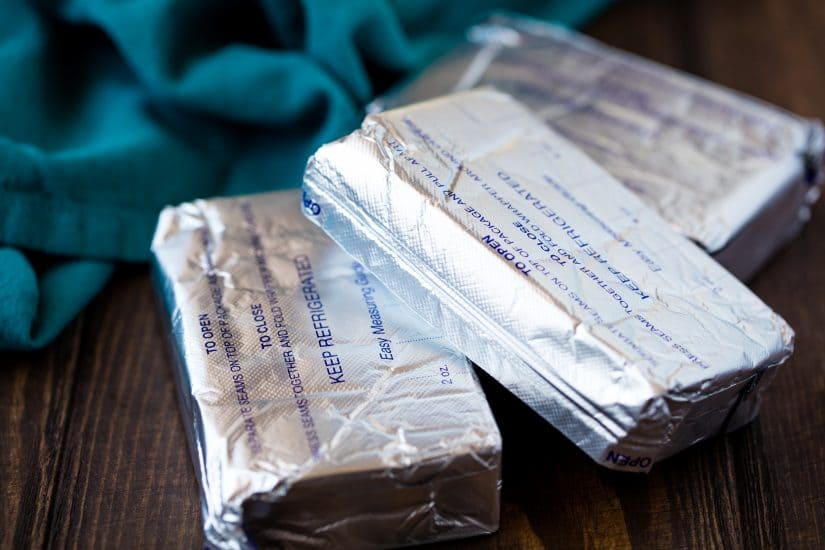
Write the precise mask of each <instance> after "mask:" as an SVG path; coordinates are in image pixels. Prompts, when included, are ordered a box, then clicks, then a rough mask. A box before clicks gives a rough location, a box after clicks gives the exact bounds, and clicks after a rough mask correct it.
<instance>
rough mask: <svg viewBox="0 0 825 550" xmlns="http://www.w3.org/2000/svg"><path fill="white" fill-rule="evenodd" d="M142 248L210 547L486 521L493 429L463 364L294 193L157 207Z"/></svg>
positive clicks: (355, 540) (427, 531)
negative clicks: (165, 318)
mask: <svg viewBox="0 0 825 550" xmlns="http://www.w3.org/2000/svg"><path fill="white" fill-rule="evenodd" d="M152 249H153V253H154V258H155V264H156V276H157V282H158V288H159V290H160V291H161V294H162V296H163V300H164V303H165V305H166V308H167V311H168V314H169V319H170V321H171V328H172V334H173V336H174V343H175V348H176V350H177V352H178V355H179V362H178V365H177V368H176V374H177V381H178V387H179V390H180V399H181V404H182V410H183V417H184V423H185V425H186V427H187V431H188V436H189V440H190V443H191V446H190V447H191V450H192V454H193V459H194V463H195V467H196V470H197V475H198V478H199V482H200V487H201V490H202V505H203V522H204V531H205V535H206V538H207V540H208V542H209V543H210V544H211V545H213V546H215V547H220V548H247V547H268V546H273V545H274V546H278V547H301V548H303V547H320V546H334V547H356V548H372V547H382V548H384V547H388V546H398V545H408V544H416V543H423V542H429V541H434V540H443V539H450V538H455V537H461V536H469V535H476V534H481V533H489V532H492V531H495V530H496V529H497V527H498V517H499V485H500V475H499V474H500V471H499V465H500V452H501V441H500V435H499V432H498V429H497V427H496V424H495V421H494V419H493V416H492V413H491V411H490V409H489V406H488V405H487V402H486V399H485V397H484V394H483V392H482V389H481V387H480V385H479V383H478V380H477V379H476V377H475V374H474V372H473V370H472V368H471V366H470V364H469V362H468V361H467V359H466V358H465V357H463V356H462V355H460V354H457V353H456V352H455V351H453V350H452V349H451V348H449V347H447V346H446V344H445V343H444V342H443V341H442V339H441V337H440V334H439V333H438V332H437V331H435V330H434V329H432V328H431V327H430V326H429V325H427V324H426V323H425V322H424V321H423V320H422V319H421V318H420V317H419V316H418V315H416V314H415V313H413V312H412V311H411V310H410V309H409V308H407V307H406V306H404V305H402V304H401V303H400V302H399V301H398V300H396V299H395V298H393V296H392V295H391V294H389V293H388V291H387V290H386V288H385V287H384V286H382V285H381V284H380V283H379V282H378V281H377V280H376V279H375V277H374V276H373V275H372V274H371V273H370V272H369V271H367V270H366V269H364V267H363V266H362V265H361V264H359V263H358V262H356V261H355V260H353V259H352V258H351V257H350V256H348V255H347V254H346V253H345V252H344V251H342V250H341V249H340V248H339V247H338V246H337V245H335V243H333V242H332V241H331V240H330V239H329V238H328V237H327V236H326V235H324V234H323V232H322V231H320V230H319V229H318V228H317V227H315V226H314V225H312V224H311V223H309V222H308V221H307V220H306V219H305V218H304V217H303V215H302V214H301V208H300V192H299V191H298V190H293V191H290V192H278V193H271V194H263V195H257V196H247V197H238V198H232V199H215V200H199V201H195V202H192V203H187V204H182V205H180V206H178V207H175V208H167V209H166V210H164V211H163V213H162V214H161V216H160V220H159V222H158V227H157V232H156V234H155V237H154V241H153V244H152Z"/></svg>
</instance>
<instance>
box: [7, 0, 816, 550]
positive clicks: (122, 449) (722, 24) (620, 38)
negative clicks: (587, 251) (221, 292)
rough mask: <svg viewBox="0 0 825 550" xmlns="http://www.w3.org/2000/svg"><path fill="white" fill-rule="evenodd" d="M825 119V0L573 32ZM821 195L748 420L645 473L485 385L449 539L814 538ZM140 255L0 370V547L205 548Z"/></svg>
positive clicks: (758, 2) (791, 258)
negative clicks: (480, 531) (490, 507)
mask: <svg viewBox="0 0 825 550" xmlns="http://www.w3.org/2000/svg"><path fill="white" fill-rule="evenodd" d="M586 31H587V32H589V33H590V34H592V35H594V36H596V37H598V38H600V39H602V40H604V41H606V42H608V43H611V44H615V45H617V46H619V47H622V48H625V49H628V50H631V51H634V52H638V53H641V54H643V55H646V56H649V57H652V58H653V59H656V60H659V61H662V62H665V63H668V64H670V65H674V66H677V67H681V68H684V69H686V70H688V71H690V72H693V73H696V74H698V75H701V76H703V77H706V78H709V79H711V80H714V81H717V82H721V83H723V84H726V85H728V86H731V87H733V88H736V89H739V90H743V91H745V92H748V93H751V94H753V95H756V96H758V97H762V98H764V99H767V100H768V101H771V102H774V103H777V104H779V105H781V106H784V107H787V108H789V109H791V110H793V111H795V112H797V113H800V114H802V115H806V116H816V117H819V118H825V2H823V1H822V0H752V1H750V2H739V1H733V0H723V1H720V0H706V1H681V2H676V1H674V2H663V1H654V0H651V1H641V0H640V1H626V2H621V3H619V4H617V5H616V6H614V7H613V8H611V9H609V10H608V11H607V12H606V13H605V14H603V15H602V16H601V17H599V18H598V20H597V21H596V22H594V23H593V24H592V25H590V26H589V27H588V28H587V29H586ZM823 237H825V205H823V204H820V205H819V206H818V207H817V208H815V210H814V215H813V220H812V222H811V223H810V225H809V226H808V227H807V229H806V230H805V232H804V233H803V235H802V236H801V237H800V238H799V239H798V240H797V241H796V242H794V243H793V244H792V245H791V246H790V247H788V248H787V249H786V250H785V251H783V252H782V253H781V254H780V255H779V256H778V257H777V258H776V259H775V260H774V261H773V262H772V263H771V264H770V265H769V266H768V268H767V269H765V270H764V271H763V272H762V273H761V274H760V275H759V276H758V278H757V279H756V280H754V281H753V283H752V287H753V289H754V290H755V291H756V293H757V294H759V296H761V297H762V298H763V299H764V300H765V301H766V302H767V303H768V304H769V305H771V306H772V307H774V308H775V309H776V310H777V311H778V312H779V313H780V314H781V315H783V316H784V317H785V319H787V320H788V322H789V323H790V324H791V325H792V326H793V327H794V328H795V329H796V331H797V351H796V353H795V355H794V356H793V358H792V360H791V361H789V362H788V364H787V365H786V366H785V367H784V368H783V369H782V370H781V371H780V373H779V376H778V377H777V379H776V381H775V383H774V385H773V387H772V388H771V390H772V391H770V393H769V395H768V398H767V400H766V402H765V403H764V408H763V412H762V415H761V417H760V418H759V419H758V420H757V421H756V422H754V423H753V424H752V425H750V426H749V427H747V428H745V429H742V430H740V431H738V432H736V433H734V434H731V435H729V436H727V437H717V438H715V439H713V440H711V441H708V442H706V443H704V444H701V445H698V446H696V447H695V448H692V449H690V450H688V451H687V452H684V453H682V454H681V455H679V456H677V457H675V458H672V459H670V460H667V461H665V462H663V463H662V464H660V465H658V466H657V467H656V468H654V470H653V472H652V473H650V474H649V475H631V474H614V473H611V472H609V471H606V470H604V469H601V468H599V467H597V466H595V465H594V464H593V463H591V462H590V461H589V460H588V459H587V458H586V457H585V456H584V455H583V454H582V453H581V452H580V451H578V449H577V448H576V447H575V446H573V445H572V444H571V443H569V442H568V441H567V440H565V439H564V438H563V437H562V436H561V435H559V434H558V433H557V432H556V431H555V430H553V429H552V428H551V427H550V426H549V425H547V424H546V423H544V422H543V421H541V420H540V419H539V418H538V417H537V416H536V415H534V414H533V413H532V412H530V411H529V410H528V409H526V408H525V407H524V406H523V405H521V404H520V403H519V402H517V401H516V400H515V399H514V398H512V397H510V396H509V395H508V394H506V393H505V392H504V391H502V390H501V389H499V388H498V387H496V386H495V384H493V383H490V382H489V380H487V381H486V383H485V386H486V388H487V389H488V392H489V395H490V398H491V401H492V404H493V407H494V410H495V412H496V416H497V418H498V421H499V424H500V426H501V428H502V432H503V434H504V460H505V464H504V474H503V484H504V485H503V503H502V521H501V530H500V532H499V533H498V534H496V535H493V536H489V537H480V538H476V539H470V540H467V541H462V542H461V543H459V544H458V546H460V547H467V548H470V547H482V548H499V547H501V548H511V547H525V548H541V547H562V548H578V547H598V548H601V547H620V548H624V547H630V546H634V547H640V548H647V547H660V548H672V547H678V548H682V547H706V546H712V547H722V548H730V547H745V548H753V547H768V548H774V547H785V548H812V547H823V545H825V443H823V437H825V335H824V334H825V332H824V331H823V324H824V323H825V292H823V288H822V286H821V285H823V284H825V254H823V246H822V243H820V242H819V239H820V238H823ZM162 326H163V325H162V324H161V322H160V318H159V315H158V313H157V311H156V309H155V307H154V303H153V296H152V288H151V286H150V282H149V277H148V272H147V269H146V268H145V267H144V266H126V267H123V268H121V269H120V270H119V272H118V274H117V277H116V278H115V280H114V282H113V283H112V284H111V285H110V286H109V287H108V288H107V290H106V291H105V293H104V294H103V295H102V296H100V297H99V298H97V299H96V300H95V301H94V303H93V304H92V306H91V307H89V308H88V310H87V311H86V312H85V313H84V314H83V315H82V316H81V317H80V318H79V319H77V320H76V321H75V322H73V323H72V324H71V326H70V327H69V328H68V329H67V330H66V331H65V333H64V334H63V335H62V336H61V337H60V338H59V339H58V340H57V341H56V342H55V343H54V344H53V345H51V346H50V347H49V348H48V349H46V350H44V351H42V352H39V353H31V354H6V355H4V357H3V361H2V368H0V422H2V426H3V427H2V430H0V486H2V488H3V501H2V504H0V547H2V548H12V547H14V548H19V547H30V546H44V545H45V546H50V547H51V546H57V547H64V546H71V547H75V548H78V547H80V548H90V547H103V548H117V547H147V546H150V547H157V546H164V547H172V548H178V547H189V548H194V547H197V546H201V545H202V535H201V526H200V510H199V502H198V493H197V487H196V483H195V477H194V474H193V471H192V466H191V464H190V462H189V455H188V453H187V449H186V444H185V441H184V433H183V427H182V424H181V421H180V419H179V415H178V410H177V403H176V397H175V393H174V388H173V380H172V373H171V369H170V366H169V362H168V360H167V353H168V350H167V347H166V346H167V340H166V334H164V331H163V328H162Z"/></svg>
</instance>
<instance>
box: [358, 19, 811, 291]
mask: <svg viewBox="0 0 825 550" xmlns="http://www.w3.org/2000/svg"><path fill="white" fill-rule="evenodd" d="M467 37H468V38H467V42H466V43H464V44H463V45H461V46H459V47H458V48H456V49H455V50H454V51H453V52H451V53H449V54H447V55H446V56H444V58H442V59H441V60H439V61H437V62H436V63H435V64H434V65H433V66H431V67H429V68H428V69H427V70H425V71H424V72H423V74H421V75H420V76H419V77H418V78H417V79H416V80H415V81H413V82H412V83H411V84H410V85H409V86H407V87H406V88H404V89H402V90H400V91H399V92H396V93H395V94H394V95H390V96H387V97H385V98H382V99H379V100H378V101H376V102H375V103H374V105H373V106H372V109H383V108H387V107H388V106H389V107H393V106H398V105H402V104H406V103H413V102H416V101H421V100H424V99H429V98H432V97H436V96H439V95H443V94H446V93H449V92H452V91H456V90H463V89H468V88H472V87H476V86H482V85H486V86H492V87H495V88H497V89H499V90H501V91H504V92H506V93H509V94H511V95H512V96H513V97H515V98H516V99H517V100H519V101H521V102H522V103H524V104H525V105H527V106H528V107H530V108H531V109H532V110H533V111H534V112H536V113H537V114H539V116H540V117H541V118H542V119H543V120H544V121H545V122H546V123H547V124H548V125H549V126H550V127H551V128H552V129H554V130H555V131H557V132H558V133H560V134H562V135H563V136H564V137H566V138H567V139H568V140H570V141H571V142H573V143H574V144H575V145H577V146H578V147H580V148H581V149H582V150H583V151H584V152H585V153H587V154H588V155H589V156H590V157H591V158H593V159H594V160H595V161H596V162H598V163H599V164H600V165H602V167H604V168H605V169H606V170H607V171H608V172H610V173H611V174H612V175H613V176H615V177H616V178H617V179H619V180H620V181H621V182H623V183H624V184H625V185H626V186H627V187H628V188H629V189H630V190H632V191H634V192H635V193H636V194H637V195H639V196H640V197H641V198H642V200H643V201H644V202H645V203H646V204H647V205H648V206H650V207H652V208H653V209H655V210H656V211H657V212H658V213H659V215H661V216H662V217H663V218H664V219H665V220H666V221H667V222H668V223H670V224H671V226H673V227H674V228H675V229H676V230H677V231H679V232H680V233H682V234H683V235H685V236H687V237H689V238H691V239H693V240H694V241H696V242H697V243H698V244H699V245H700V246H702V247H703V248H704V249H705V250H706V251H707V252H708V253H710V254H712V255H714V257H716V259H717V260H718V261H719V262H720V263H722V265H724V266H725V267H727V268H728V269H729V270H730V271H731V272H733V273H734V274H735V275H737V276H738V277H740V278H743V279H746V278H749V277H750V276H751V275H753V274H754V273H755V272H756V271H757V269H758V268H759V267H760V266H761V265H762V264H763V263H764V262H765V261H766V260H767V259H768V258H769V257H770V256H771V255H772V254H773V253H774V252H775V251H776V250H777V249H778V248H779V247H781V246H782V245H783V244H785V243H786V242H787V241H789V240H790V239H791V238H793V237H794V236H796V235H797V234H798V233H799V231H800V230H801V228H802V227H803V225H804V223H805V221H807V219H808V218H809V216H810V207H809V205H810V204H811V203H812V202H813V201H815V200H816V199H817V197H818V196H819V189H818V184H819V183H820V182H821V181H822V155H823V147H825V140H823V131H822V126H821V124H820V123H819V122H816V121H810V120H806V119H803V118H801V117H798V116H795V115H793V114H791V113H789V112H787V111H784V110H782V109H780V108H777V107H775V106H772V105H769V104H767V103H765V102H762V101H759V100H756V99H754V98H751V97H748V96H745V95H743V94H740V93H736V92H733V91H731V90H728V89H726V88H724V87H722V86H718V85H716V84H713V83H710V82H707V81H704V80H702V79H699V78H696V77H693V76H690V75H687V74H685V73H682V72H680V71H677V70H674V69H672V68H670V67H666V66H664V65H660V64H657V63H653V62H650V61H648V60H645V59H642V58H640V57H638V56H635V55H632V54H629V53H626V52H622V51H620V50H617V49H615V48H611V47H609V46H606V45H604V44H601V43H599V42H597V41H595V40H593V39H590V38H588V37H586V36H584V35H581V34H578V33H576V32H573V31H569V30H566V29H563V28H560V27H556V26H553V25H550V24H547V23H543V22H539V21H535V20H531V19H527V18H520V17H513V16H507V15H496V16H493V17H492V18H490V19H489V20H488V21H486V22H484V23H482V24H479V25H477V26H475V27H472V28H471V29H470V31H469V32H468V35H467Z"/></svg>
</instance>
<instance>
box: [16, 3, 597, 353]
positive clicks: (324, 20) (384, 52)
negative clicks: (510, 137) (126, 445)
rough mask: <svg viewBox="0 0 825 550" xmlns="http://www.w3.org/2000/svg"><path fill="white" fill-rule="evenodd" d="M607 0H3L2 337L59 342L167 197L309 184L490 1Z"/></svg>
mask: <svg viewBox="0 0 825 550" xmlns="http://www.w3.org/2000/svg"><path fill="white" fill-rule="evenodd" d="M606 3H607V2H606V0H571V1H563V0H555V1H553V0H550V1H546V2H535V1H531V0H511V1H509V2H497V1H494V0H482V1H475V2H458V1H455V2H443V1H439V0H415V1H402V0H398V1H397V2H390V1H383V0H346V1H344V0H303V1H301V2H298V1H279V0H258V1H255V2H253V1H243V0H225V1H221V2H217V1H210V0H121V1H118V2H115V1H111V0H75V1H70V0H69V1H48V0H41V1H38V2H32V3H30V4H26V3H24V2H22V1H18V0H7V1H6V2H3V3H2V4H0V348H2V349H33V348H38V347H42V346H43V345H45V344H47V343H48V342H49V341H50V340H52V339H53V338H54V337H55V336H56V335H57V334H58V333H59V332H60V330H62V329H63V328H64V327H65V325H66V324H67V323H68V322H69V321H70V320H71V319H72V318H73V317H74V316H76V315H77V313H78V312H79V311H80V310H81V309H82V308H83V307H84V306H85V305H86V304H87V303H88V302H89V301H90V300H91V299H92V298H93V297H94V296H95V295H96V294H98V293H99V292H100V291H101V289H102V288H103V287H104V285H105V284H106V281H107V280H108V279H109V277H110V275H111V274H112V272H113V265H114V263H115V262H116V261H123V260H126V261H144V260H146V259H147V258H148V255H149V242H150V239H151V235H152V231H153V228H154V225H155V222H156V220H157V214H158V211H159V210H160V209H161V208H162V207H163V206H164V205H167V204H175V203H179V202H181V201H185V200H188V199H192V198H194V197H204V196H213V195H218V194H240V193H248V192H255V191H262V190H269V189H276V188H280V187H292V186H297V185H299V184H300V181H301V179H300V178H301V173H302V171H303V168H304V164H305V162H306V158H307V157H308V156H309V155H310V154H311V153H312V152H313V151H314V150H315V149H316V148H317V147H318V146H319V145H321V144H322V143H324V142H326V141H329V140H331V139H334V138H336V137H338V136H340V135H343V134H344V133H346V132H348V131H350V130H351V129H352V128H354V127H355V126H356V125H357V124H358V123H359V122H360V119H361V117H362V112H363V106H364V105H365V104H366V103H367V102H368V101H369V100H370V99H371V98H372V97H373V96H374V95H375V94H376V93H378V92H380V91H382V90H383V89H385V88H386V87H387V86H388V85H390V84H392V83H393V82H394V81H396V80H397V79H398V78H400V77H403V76H404V75H407V74H409V73H411V72H412V71H415V70H417V69H420V68H421V67H423V66H424V65H425V64H426V63H427V62H429V61H431V60H432V59H433V58H434V56H435V55H437V54H438V53H440V52H442V51H443V50H445V49H446V48H447V47H449V46H450V45H451V44H452V43H453V42H454V41H456V40H458V39H459V38H460V37H461V32H462V30H463V29H464V28H465V27H466V26H467V25H468V24H469V23H471V22H472V21H473V20H474V19H475V18H477V17H478V16H480V15H481V14H482V13H483V12H485V11H487V10H490V9H493V8H499V7H504V8H507V9H511V10H517V11H522V12H524V13H528V14H532V15H536V16H539V17H545V18H551V19H554V20H556V21H560V22H563V23H566V24H569V25H578V24H580V23H582V22H583V21H584V20H585V19H586V18H587V17H589V16H590V15H591V14H593V13H594V12H595V11H596V10H597V9H598V8H600V7H602V5H604V4H606Z"/></svg>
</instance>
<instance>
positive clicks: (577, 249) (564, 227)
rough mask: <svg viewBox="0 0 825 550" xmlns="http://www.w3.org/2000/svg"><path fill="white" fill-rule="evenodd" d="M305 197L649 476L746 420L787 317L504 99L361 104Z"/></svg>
mask: <svg viewBox="0 0 825 550" xmlns="http://www.w3.org/2000/svg"><path fill="white" fill-rule="evenodd" d="M303 204H304V211H305V213H306V214H307V216H308V217H309V218H310V219H311V220H313V221H314V222H315V223H317V224H318V225H319V226H321V227H322V228H323V229H324V230H325V231H327V233H329V234H330V235H331V236H332V237H333V238H334V239H335V240H336V241H338V242H339V243H340V244H341V245H342V246H343V247H344V248H345V249H346V250H347V251H348V252H350V254H352V255H353V256H354V257H355V258H357V259H358V261H360V262H362V263H363V264H364V265H365V266H367V267H368V268H369V269H370V270H371V271H372V272H373V273H375V275H376V277H379V278H380V279H381V280H382V282H384V284H385V285H386V286H387V287H388V288H389V289H390V290H391V291H392V292H393V293H395V295H397V296H398V297H399V298H400V299H401V300H403V301H405V302H406V303H407V304H408V305H409V306H410V307H411V308H413V309H414V310H416V311H417V312H418V313H419V314H421V315H422V316H423V317H424V318H425V319H426V320H427V321H428V322H429V323H431V324H432V325H433V326H436V327H439V328H441V329H442V330H443V331H444V334H445V337H446V338H447V339H448V340H449V341H450V342H451V343H452V344H453V345H454V346H455V347H456V348H457V349H459V350H461V351H462V352H464V353H465V354H466V355H467V356H468V357H469V358H470V359H472V360H473V361H474V362H475V363H477V364H478V365H479V366H480V367H481V368H483V369H484V370H486V371H487V372H488V373H490V374H491V375H492V376H493V377H494V378H496V379H497V380H498V381H499V382H501V383H502V384H503V385H504V386H506V387H507V388H509V389H510V390H511V391H512V392H513V393H514V394H515V395H516V396H518V397H519V398H520V399H521V400H523V401H524V402H525V403H527V404H528V405H529V406H531V407H532V408H533V409H535V410H536V411H537V412H538V413H539V414H541V415H542V416H543V417H544V418H546V419H547V420H548V421H549V422H550V423H552V424H553V425H554V426H555V427H556V428H558V429H559V430H560V431H561V432H563V433H564V434H565V435H566V436H567V437H568V438H570V440H571V441H573V442H574V443H575V444H576V445H578V446H579V447H580V448H581V449H582V450H583V451H584V452H586V453H587V454H588V455H590V456H591V457H592V458H593V459H594V460H595V461H597V462H598V463H599V464H602V465H604V466H607V467H609V468H614V469H620V470H629V471H644V470H647V469H649V468H650V467H651V466H652V465H653V463H654V462H656V461H657V460H660V459H662V458H664V457H667V456H669V455H672V454H673V453H675V452H677V451H679V450H681V449H684V448H685V447H688V446H689V445H692V444H693V443H695V442H697V441H700V440H702V439H704V438H707V437H709V436H712V435H714V434H716V433H720V432H724V431H726V430H731V429H733V428H736V427H738V426H741V425H743V424H745V423H746V422H748V421H750V420H751V419H752V418H754V416H755V415H756V414H757V410H758V408H759V404H760V400H761V395H762V393H763V391H764V390H765V388H766V387H767V386H768V384H769V382H770V381H771V379H772V378H773V376H774V374H775V372H776V367H777V366H778V365H780V364H781V363H782V362H783V361H785V360H786V359H787V357H788V356H789V355H790V353H791V351H792V348H793V331H792V330H791V329H790V327H789V326H788V325H787V324H786V323H785V322H784V321H783V320H782V319H781V318H780V317H779V316H777V315H776V314H775V313H773V312H772V311H771V310H770V309H769V308H768V307H767V306H766V305H765V304H764V303H762V302H761V301H760V300H759V298H757V297H756V296H755V295H754V294H753V293H752V292H751V291H750V290H748V288H746V287H745V286H744V285H743V284H742V283H741V282H740V281H739V280H737V279H736V278H735V277H734V276H733V275H731V274H730V273H728V272H727V271H726V270H725V269H724V268H722V267H721V266H720V265H719V264H718V263H716V262H715V261H714V260H713V259H712V258H711V257H710V256H708V255H707V254H705V253H704V252H703V251H702V250H701V249H700V248H698V247H697V246H696V245H695V244H694V243H692V242H691V241H690V240H688V239H686V238H684V237H683V236H681V235H679V234H678V233H677V232H676V231H674V230H673V229H672V228H671V226H670V224H668V223H667V222H666V221H665V220H663V219H662V218H661V216H659V215H658V214H657V213H656V212H654V211H653V210H651V209H650V208H648V207H647V206H646V205H645V203H644V202H643V201H642V200H641V199H640V198H639V197H638V196H637V195H635V194H634V193H632V192H631V191H629V190H628V189H627V188H626V187H625V186H623V185H622V184H621V183H619V182H618V181H617V180H616V179H614V177H613V176H611V175H610V174H608V173H607V172H606V171H605V170H604V169H602V168H601V167H600V166H598V165H597V164H596V163H595V162H593V161H592V160H591V159H590V158H588V157H587V156H586V155H585V154H584V153H582V152H581V151H580V150H578V149H577V148H576V147H575V146H573V145H572V144H571V143H570V142H568V141H567V140H565V139H564V138H562V137H560V136H559V135H558V134H557V133H555V132H553V131H552V130H550V129H549V128H548V127H547V125H546V124H544V122H543V121H542V120H541V119H540V118H538V117H536V116H535V115H534V114H533V113H531V112H530V111H529V110H528V109H527V108H526V107H524V106H523V105H521V104H520V103H518V102H517V101H515V100H514V99H513V98H511V97H510V96H508V95H506V94H503V93H501V92H498V91H494V90H489V89H479V90H474V91H469V92H462V93H457V94H453V95H450V96H445V97H443V98H440V99H435V100H432V101H427V102H423V103H418V104H415V105H411V106H407V107H402V108H399V109H396V110H391V111H387V112H383V113H377V114H373V115H370V116H368V117H367V118H366V120H365V121H364V123H363V125H362V127H361V129H360V130H357V131H356V132H354V133H352V134H351V135H349V136H346V137H344V138H342V139H340V140H338V141H336V142H334V143H330V144H328V145H325V146H323V147H322V148H321V149H320V150H318V152H317V153H316V154H315V155H314V156H313V157H312V158H311V159H310V161H309V163H308V166H307V170H306V174H305V178H304V199H303Z"/></svg>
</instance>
